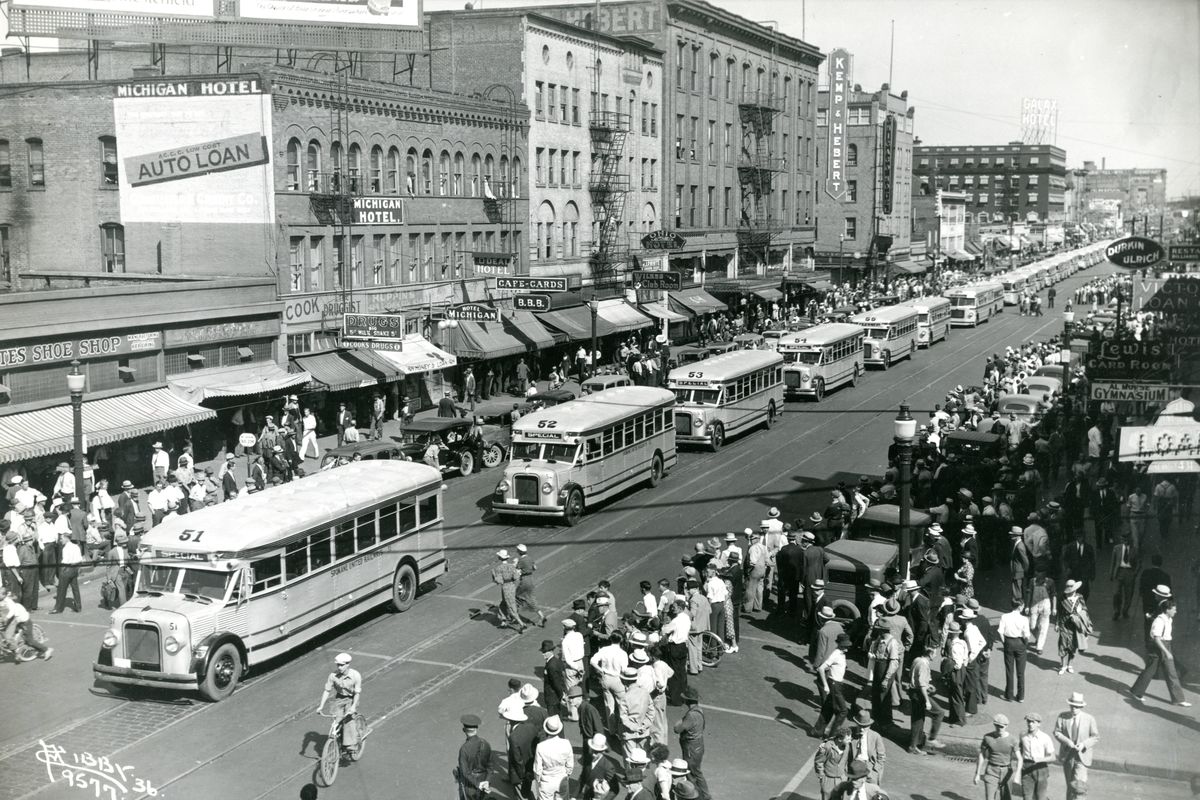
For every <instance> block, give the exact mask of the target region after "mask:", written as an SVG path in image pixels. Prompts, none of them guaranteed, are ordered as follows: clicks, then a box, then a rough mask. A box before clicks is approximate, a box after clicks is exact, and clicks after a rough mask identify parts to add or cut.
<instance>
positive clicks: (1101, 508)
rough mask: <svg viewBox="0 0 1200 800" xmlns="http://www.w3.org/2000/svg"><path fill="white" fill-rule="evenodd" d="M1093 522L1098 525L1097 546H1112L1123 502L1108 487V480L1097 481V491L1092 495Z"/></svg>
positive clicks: (1101, 478)
mask: <svg viewBox="0 0 1200 800" xmlns="http://www.w3.org/2000/svg"><path fill="white" fill-rule="evenodd" d="M1091 507H1092V520H1093V521H1094V522H1095V525H1096V545H1097V546H1099V545H1102V544H1112V543H1113V532H1114V531H1115V530H1116V528H1117V523H1118V521H1119V520H1120V515H1121V500H1120V498H1119V497H1117V493H1116V492H1115V491H1113V489H1112V487H1110V486H1109V485H1108V478H1105V477H1100V478H1098V479H1097V480H1096V489H1095V492H1094V493H1093V495H1092V501H1091Z"/></svg>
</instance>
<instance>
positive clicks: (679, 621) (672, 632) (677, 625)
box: [662, 598, 692, 706]
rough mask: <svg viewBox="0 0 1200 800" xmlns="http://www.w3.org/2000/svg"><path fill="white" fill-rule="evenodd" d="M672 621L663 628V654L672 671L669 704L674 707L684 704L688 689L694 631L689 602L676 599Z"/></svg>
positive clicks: (668, 687)
mask: <svg viewBox="0 0 1200 800" xmlns="http://www.w3.org/2000/svg"><path fill="white" fill-rule="evenodd" d="M670 613H671V615H672V616H671V619H670V620H668V621H667V623H666V624H665V625H663V626H662V635H663V637H665V639H666V643H665V647H664V648H663V654H664V656H665V657H666V661H667V666H669V667H670V668H671V670H672V674H671V677H670V680H669V681H668V682H667V702H668V703H670V704H671V705H673V706H677V705H681V704H682V703H683V690H684V689H685V688H687V660H688V653H687V641H688V633H690V632H691V630H692V616H691V615H690V614H689V613H688V611H687V601H685V600H682V599H679V598H676V599H675V602H674V603H673V604H672V605H671V611H670Z"/></svg>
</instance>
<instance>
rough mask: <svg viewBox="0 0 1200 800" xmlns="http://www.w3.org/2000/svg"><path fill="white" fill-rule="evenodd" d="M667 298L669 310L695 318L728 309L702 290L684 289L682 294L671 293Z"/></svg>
mask: <svg viewBox="0 0 1200 800" xmlns="http://www.w3.org/2000/svg"><path fill="white" fill-rule="evenodd" d="M667 297H668V298H669V300H670V302H671V308H674V309H675V310H677V311H684V312H687V313H689V314H691V315H692V316H697V317H698V316H700V315H701V314H713V313H716V312H718V311H727V310H728V309H729V306H727V305H725V304H724V303H722V302H721V301H720V300H718V299H717V298H715V297H713V296H712V295H711V294H709V293H708V292H706V291H704V290H703V289H684V290H683V291H682V292H671V293H670V294H669V295H668V296H667Z"/></svg>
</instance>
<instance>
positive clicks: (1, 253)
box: [0, 225, 12, 281]
mask: <svg viewBox="0 0 1200 800" xmlns="http://www.w3.org/2000/svg"><path fill="white" fill-rule="evenodd" d="M0 280H2V281H11V280H12V271H11V269H10V262H9V252H8V226H7V225H0Z"/></svg>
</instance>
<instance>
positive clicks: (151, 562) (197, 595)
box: [92, 460, 447, 701]
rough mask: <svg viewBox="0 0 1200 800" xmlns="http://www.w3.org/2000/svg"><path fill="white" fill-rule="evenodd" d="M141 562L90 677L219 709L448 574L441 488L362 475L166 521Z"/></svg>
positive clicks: (424, 479)
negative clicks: (259, 675) (250, 682)
mask: <svg viewBox="0 0 1200 800" xmlns="http://www.w3.org/2000/svg"><path fill="white" fill-rule="evenodd" d="M138 552H139V567H138V569H139V572H138V576H137V583H136V586H135V588H134V593H133V597H131V598H130V599H129V600H128V601H127V602H126V603H125V604H124V605H122V606H121V607H120V608H118V609H116V610H115V611H114V612H113V614H112V618H111V622H110V625H111V627H110V628H109V630H108V631H107V632H106V633H105V634H104V638H103V640H102V643H101V647H100V653H99V656H98V658H97V660H96V663H95V664H94V665H93V667H92V671H93V673H94V674H95V676H96V678H97V679H98V680H101V681H105V682H108V683H114V684H120V685H126V686H146V687H154V688H165V689H177V690H198V691H199V692H200V694H201V695H202V696H203V697H205V698H206V699H208V700H211V701H218V700H222V699H224V698H226V697H228V696H229V695H230V694H231V693H232V692H233V690H234V688H235V687H236V686H237V684H238V681H239V680H240V679H241V678H242V677H243V676H244V675H245V674H246V673H247V672H248V671H249V670H251V669H253V668H254V667H255V666H256V665H258V664H261V663H263V662H264V661H267V660H269V659H271V658H274V657H276V656H279V655H282V654H284V653H286V652H288V651H290V650H293V649H294V648H297V647H299V646H301V645H303V644H304V643H306V642H309V641H311V640H312V639H314V638H316V637H318V636H321V635H323V634H325V633H327V632H328V631H330V630H332V629H333V628H336V627H337V626H338V625H340V624H342V623H344V622H346V621H347V620H350V619H352V618H354V617H355V616H357V615H359V614H361V613H363V612H364V611H366V610H367V609H369V608H371V607H373V606H375V605H378V604H379V603H382V602H383V601H385V600H387V601H390V603H391V606H392V607H393V608H394V609H395V610H397V611H407V610H408V609H409V608H410V607H411V606H412V604H413V601H414V600H415V598H416V595H417V591H418V589H419V588H420V587H421V586H422V585H424V584H427V583H429V582H430V581H433V580H434V579H436V578H437V577H439V576H440V575H443V574H444V573H445V572H446V569H447V562H446V552H445V548H444V546H443V542H442V476H441V474H440V473H439V472H438V471H437V470H435V469H433V468H431V467H429V466H426V465H425V464H415V463H410V462H405V461H388V460H372V461H361V462H354V463H350V464H346V465H344V466H341V467H337V468H335V469H331V470H329V471H327V472H319V473H317V474H315V475H312V476H310V477H307V478H304V479H302V480H298V481H292V482H291V483H286V484H283V485H282V486H277V487H274V488H271V489H268V490H266V491H263V492H257V493H255V494H251V495H248V496H247V497H244V498H238V499H237V500H234V501H231V502H228V503H221V504H220V505H216V506H211V507H207V508H202V509H199V510H197V511H193V512H191V513H189V514H184V515H181V516H177V517H173V518H170V519H166V520H163V522H162V523H160V524H159V525H156V526H155V527H154V528H153V529H152V530H151V531H150V532H149V533H147V534H146V535H145V537H144V538H143V539H142V542H141V547H140V549H139V551H138Z"/></svg>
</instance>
